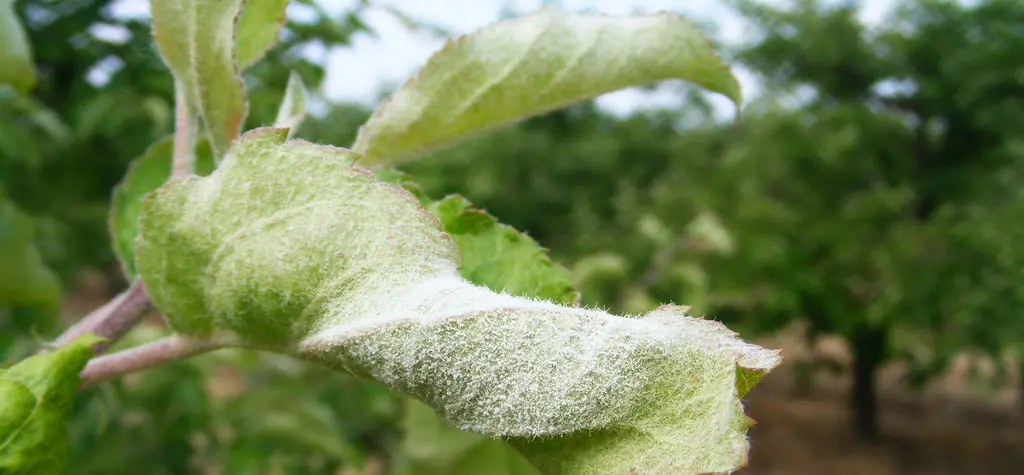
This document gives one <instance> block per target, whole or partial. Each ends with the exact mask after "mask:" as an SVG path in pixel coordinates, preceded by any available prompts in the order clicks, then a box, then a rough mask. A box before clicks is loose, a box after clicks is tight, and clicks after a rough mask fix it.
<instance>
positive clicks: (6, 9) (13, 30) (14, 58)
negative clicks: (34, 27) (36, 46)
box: [0, 0, 36, 93]
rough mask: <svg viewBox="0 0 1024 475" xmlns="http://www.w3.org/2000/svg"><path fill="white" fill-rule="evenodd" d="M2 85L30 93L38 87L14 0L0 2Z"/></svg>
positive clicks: (1, 0)
mask: <svg viewBox="0 0 1024 475" xmlns="http://www.w3.org/2000/svg"><path fill="white" fill-rule="evenodd" d="M0 64H2V65H3V67H2V68H0V84H8V85H10V86H11V87H13V88H14V89H15V90H16V91H20V92H23V93H25V92H28V91H31V90H32V88H33V87H34V86H35V85H36V67H35V64H33V62H32V47H31V46H30V45H29V43H28V38H27V37H26V36H25V29H24V28H22V26H21V21H19V20H18V15H17V14H16V13H14V0H0Z"/></svg>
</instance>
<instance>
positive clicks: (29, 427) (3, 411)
mask: <svg viewBox="0 0 1024 475" xmlns="http://www.w3.org/2000/svg"><path fill="white" fill-rule="evenodd" d="M100 340H102V339H101V338H99V337H97V336H95V335H92V334H86V335H82V336H80V337H78V338H77V339H75V340H74V341H72V342H71V343H69V344H67V345H64V346H62V347H60V348H58V349H57V350H56V351H53V352H51V353H46V354H42V355H36V356H32V357H30V358H27V359H25V360H24V361H21V362H19V363H18V364H16V365H14V366H12V367H10V368H7V369H3V370H0V473H4V474H11V475H15V474H16V475H53V474H57V473H64V466H65V464H66V463H67V449H68V437H67V431H66V429H65V427H64V424H65V421H66V420H67V418H68V416H69V415H70V414H71V406H72V403H73V401H74V396H75V393H76V392H78V386H79V384H80V383H81V381H80V379H79V377H78V373H79V372H80V371H81V370H82V368H83V367H85V363H86V362H87V361H89V358H90V357H91V356H92V345H93V344H94V343H96V342H98V341H100Z"/></svg>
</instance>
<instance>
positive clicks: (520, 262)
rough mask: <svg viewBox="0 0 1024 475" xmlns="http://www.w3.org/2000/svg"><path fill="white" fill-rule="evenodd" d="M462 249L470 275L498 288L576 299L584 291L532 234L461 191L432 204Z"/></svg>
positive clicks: (558, 299) (468, 277) (570, 301)
mask: <svg viewBox="0 0 1024 475" xmlns="http://www.w3.org/2000/svg"><path fill="white" fill-rule="evenodd" d="M427 210H428V211H430V212H431V214H433V215H434V216H437V218H438V219H439V220H440V221H441V226H442V227H443V229H444V231H445V232H446V233H448V235H449V236H451V238H452V240H454V241H455V244H456V245H457V246H458V247H459V252H460V253H461V254H462V264H461V268H460V273H461V274H462V276H463V277H465V278H466V280H468V281H470V282H472V283H474V284H477V285H483V286H485V287H488V288H490V289H492V290H495V291H498V292H508V293H510V294H512V295H518V296H522V297H537V298H542V299H545V300H550V301H552V302H556V303H562V304H574V303H577V302H578V301H579V297H580V294H579V292H577V291H576V288H575V287H574V285H573V282H572V277H571V275H570V274H569V271H568V270H567V269H566V268H564V267H562V266H561V265H558V264H556V263H554V262H552V261H551V258H550V257H548V254H547V253H548V250H547V249H544V248H543V247H541V246H540V244H537V241H534V240H533V239H532V238H530V237H529V236H527V235H525V234H523V233H520V232H519V231H516V230H515V229H514V228H512V227H510V226H507V225H504V224H500V223H498V221H497V219H495V218H494V216H491V215H490V214H487V212H486V211H483V210H479V209H475V208H473V207H472V203H470V202H469V201H468V200H466V199H465V198H463V197H462V196H460V195H452V196H448V197H446V198H444V199H443V200H441V201H438V202H436V203H432V204H430V205H428V206H427Z"/></svg>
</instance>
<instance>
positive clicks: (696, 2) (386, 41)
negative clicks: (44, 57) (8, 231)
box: [116, 0, 898, 114]
mask: <svg viewBox="0 0 1024 475" xmlns="http://www.w3.org/2000/svg"><path fill="white" fill-rule="evenodd" d="M249 1H259V0H249ZM765 1H766V2H768V3H772V4H785V3H787V0H765ZM897 1H898V0H863V5H864V7H863V10H862V12H861V18H862V19H863V20H864V21H865V22H866V23H868V24H874V23H876V22H878V21H879V20H880V19H881V18H883V17H884V16H885V14H886V12H888V11H889V10H890V9H891V7H892V6H893V5H894V4H895V3H896V2H897ZM319 3H320V4H321V5H322V6H323V7H324V9H325V10H327V11H329V12H331V13H341V12H344V11H346V10H348V9H349V8H351V7H352V6H353V5H355V4H356V3H358V0H320V2H319ZM542 3H543V2H542V1H541V0H430V1H424V0H420V1H415V0H387V1H373V2H371V5H384V4H387V5H390V6H393V7H395V8H397V9H398V10H400V11H402V12H403V13H405V14H407V15H408V16H410V17H412V18H414V19H416V20H420V21H423V22H427V23H430V24H434V25H438V26H441V27H443V28H445V29H447V30H449V31H451V32H452V33H453V34H456V35H457V34H462V33H467V32H470V31H472V30H474V29H476V28H479V27H482V26H484V25H486V24H488V23H490V22H492V21H495V20H497V19H498V18H499V14H500V12H501V11H502V9H503V8H505V9H511V10H512V11H513V12H516V13H517V14H522V13H528V12H530V11H533V10H535V9H537V8H539V7H540V6H541V5H542ZM549 3H551V2H549ZM553 3H556V4H559V5H560V6H561V8H563V9H565V10H569V11H577V12H579V11H594V12H600V13H606V14H619V15H625V14H630V13H634V12H641V13H650V12H657V11H662V10H665V11H675V12H679V13H683V14H686V15H688V16H689V17H691V18H692V19H694V20H696V21H698V22H706V23H712V24H714V25H715V27H716V28H717V29H718V35H717V36H718V38H719V39H721V40H723V41H726V42H735V41H741V40H743V39H745V38H746V34H748V33H749V31H750V28H749V27H748V25H746V24H745V23H744V22H743V21H742V20H741V19H740V18H739V17H737V16H736V15H734V14H733V13H732V12H731V11H730V10H729V9H728V8H727V7H726V5H725V2H723V1H722V0H562V1H560V2H553ZM304 8H305V7H304V6H302V5H299V4H295V3H293V4H292V5H291V6H290V8H289V12H288V14H289V15H290V16H291V17H293V18H296V19H301V17H302V16H304V15H305V14H306V13H307V12H305V11H303V9H304ZM148 10H149V1H148V0H121V1H120V2H118V4H117V6H116V11H117V12H118V13H120V14H124V15H131V16H145V15H148ZM364 21H366V22H367V23H368V24H369V25H370V26H371V27H373V29H374V30H376V32H377V34H376V35H375V36H370V35H367V34H358V35H357V36H356V37H355V38H354V41H353V44H352V45H351V47H347V48H333V49H331V50H328V51H323V50H321V51H316V50H311V51H309V52H308V53H309V54H310V55H312V56H313V57H316V58H319V59H322V60H323V61H324V63H325V64H326V68H327V76H326V78H325V80H324V84H323V91H322V92H323V94H324V95H325V96H326V98H327V99H329V100H334V101H347V102H360V103H364V104H368V105H372V104H374V103H375V102H376V100H377V98H378V92H379V91H380V90H381V88H382V87H384V86H386V85H389V84H390V85H398V84H400V83H401V82H402V81H404V80H405V78H407V77H408V76H410V75H411V74H412V73H413V72H414V71H415V70H416V68H417V67H418V66H419V65H420V64H423V62H425V61H426V60H427V58H429V57H430V55H431V54H432V53H433V52H434V51H436V50H437V49H439V48H440V47H441V46H442V45H443V40H442V39H439V38H436V37H432V36H431V35H429V34H426V33H420V32H413V31H409V29H407V28H406V27H405V26H403V25H402V24H401V23H400V22H399V20H398V19H396V18H395V17H394V16H393V15H391V14H390V13H388V12H387V11H385V10H384V9H383V8H373V7H371V8H370V9H369V10H368V11H367V13H366V16H365V17H364ZM736 74H737V76H738V77H739V79H740V82H741V83H742V85H743V91H744V96H745V97H747V98H750V97H754V96H756V95H757V92H758V87H757V86H758V85H757V81H756V80H755V79H754V77H753V76H752V75H751V74H749V73H748V72H746V71H744V70H742V69H737V70H736ZM713 97H714V96H713ZM713 100H714V103H715V105H716V106H719V107H720V108H722V109H723V110H728V109H729V108H730V107H729V106H728V101H727V100H725V99H724V98H721V97H715V98H714V99H713ZM678 101H679V95H678V94H677V93H675V92H674V91H673V90H672V88H671V86H670V85H664V86H662V87H659V88H658V89H657V90H655V91H653V92H641V91H637V90H625V91H619V92H615V93H611V94H606V95H605V96H602V97H601V98H599V99H598V103H599V104H600V105H601V106H602V107H603V108H606V109H608V110H609V111H611V112H614V113H619V114H622V113H628V112H629V111H632V110H635V109H636V108H642V107H647V106H652V105H661V106H671V105H673V104H675V103H677V102H678Z"/></svg>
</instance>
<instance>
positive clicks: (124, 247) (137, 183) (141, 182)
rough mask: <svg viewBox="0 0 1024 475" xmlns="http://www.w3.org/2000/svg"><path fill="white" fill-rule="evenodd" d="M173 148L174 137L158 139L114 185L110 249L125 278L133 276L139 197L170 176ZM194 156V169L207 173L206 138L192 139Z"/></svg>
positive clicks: (210, 158)
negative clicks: (111, 245)
mask: <svg viewBox="0 0 1024 475" xmlns="http://www.w3.org/2000/svg"><path fill="white" fill-rule="evenodd" d="M173 152H174V138H173V137H171V136H167V137H164V138H163V139H160V140H159V141H158V142H156V143H154V144H153V145H151V146H150V147H149V149H148V150H146V152H145V153H143V154H142V156H140V157H138V158H136V159H135V160H134V161H132V163H131V165H129V167H128V173H126V174H125V176H124V179H122V180H121V183H119V184H118V185H117V187H116V188H114V195H113V198H112V199H111V203H110V217H109V224H110V236H111V239H112V240H113V245H114V252H115V253H116V254H117V258H118V260H120V261H121V267H122V269H124V272H125V275H126V276H128V278H129V279H134V278H135V253H134V250H135V236H137V235H138V234H139V209H140V207H141V206H142V200H143V199H144V198H145V197H146V195H147V194H149V193H151V192H153V191H155V190H156V189H157V188H160V187H161V186H162V185H163V184H164V183H166V182H167V179H168V178H170V176H171V162H172V161H173V159H172V155H173ZM195 157H196V160H195V173H196V174H197V175H202V176H205V175H209V174H210V172H212V171H213V167H214V164H213V151H212V150H211V149H210V142H209V141H207V140H205V139H200V140H199V141H198V142H197V143H196V151H195Z"/></svg>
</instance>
